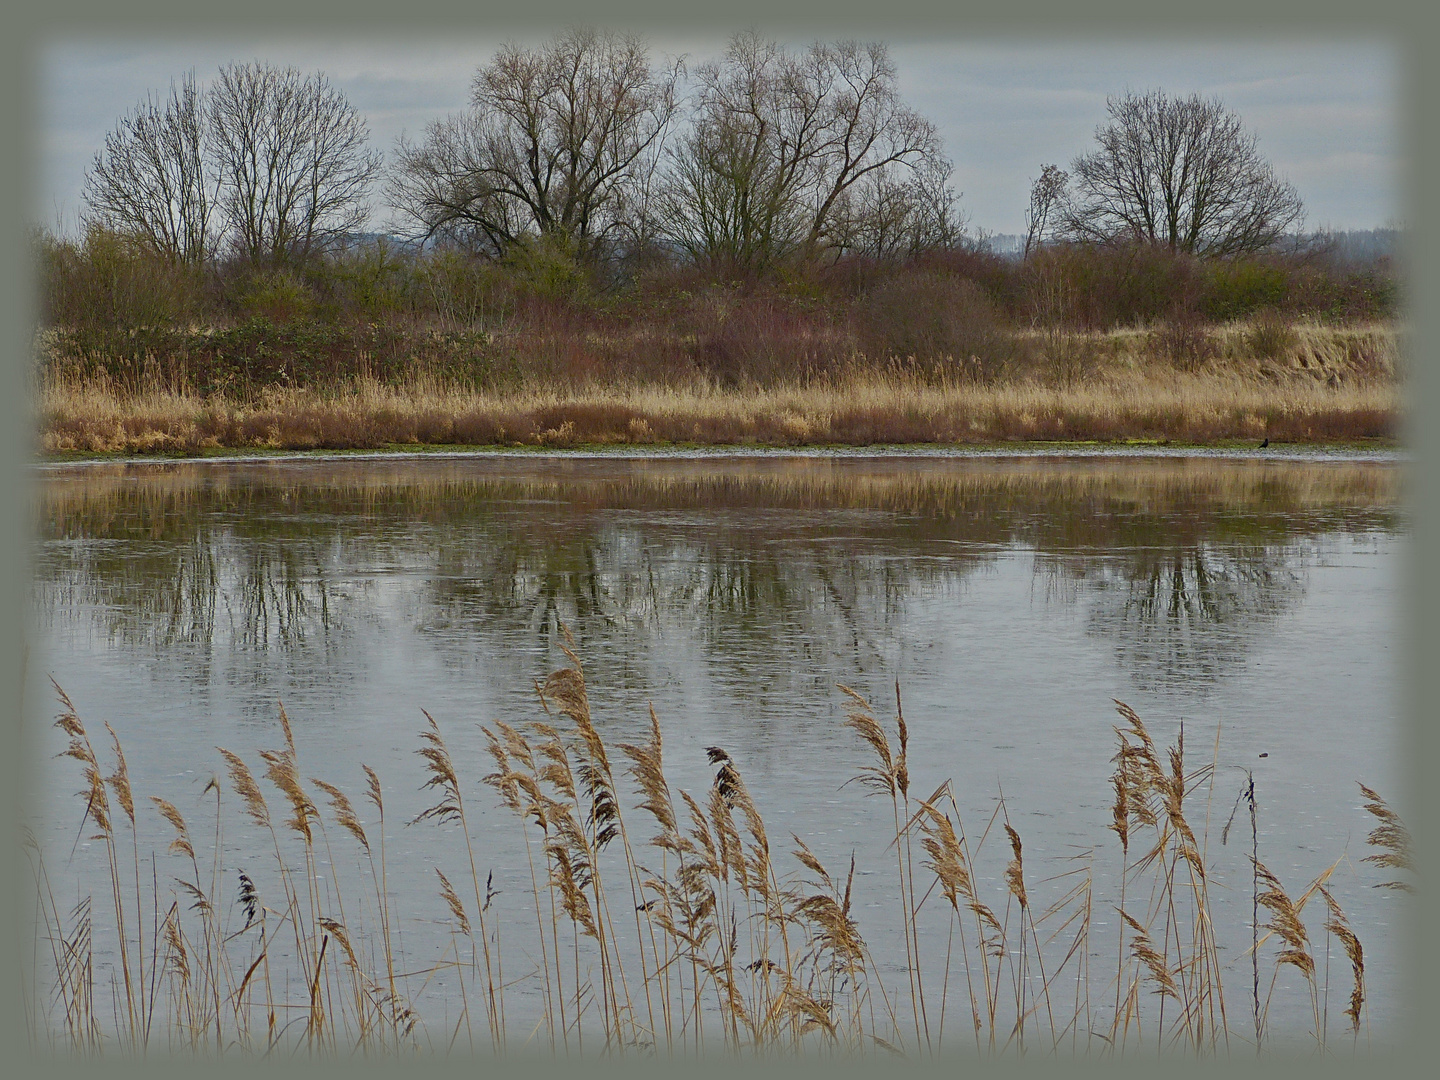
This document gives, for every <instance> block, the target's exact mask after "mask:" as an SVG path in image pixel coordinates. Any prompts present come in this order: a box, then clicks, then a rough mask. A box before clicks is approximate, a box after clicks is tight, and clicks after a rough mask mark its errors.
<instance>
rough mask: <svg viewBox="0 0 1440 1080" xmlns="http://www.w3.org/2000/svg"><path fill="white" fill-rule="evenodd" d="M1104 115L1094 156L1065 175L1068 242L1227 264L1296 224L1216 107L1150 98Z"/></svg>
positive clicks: (1266, 170) (1283, 185)
mask: <svg viewBox="0 0 1440 1080" xmlns="http://www.w3.org/2000/svg"><path fill="white" fill-rule="evenodd" d="M1107 108H1108V110H1109V113H1110V122H1109V123H1108V124H1105V125H1102V126H1101V127H1099V128H1097V129H1096V132H1095V138H1096V141H1097V142H1098V143H1099V144H1100V148H1099V149H1098V150H1096V151H1095V152H1093V153H1090V154H1083V155H1081V156H1080V157H1077V158H1076V159H1075V161H1074V162H1073V164H1072V165H1071V171H1072V172H1073V174H1074V177H1075V185H1076V192H1075V199H1074V202H1073V204H1072V206H1071V208H1070V211H1069V213H1068V214H1067V215H1066V220H1065V230H1066V232H1067V233H1068V234H1069V235H1070V236H1071V237H1073V238H1075V239H1079V240H1102V241H1103V240H1112V239H1117V238H1120V239H1132V240H1138V241H1142V242H1147V243H1158V244H1165V245H1168V246H1169V247H1170V248H1172V249H1174V250H1176V251H1184V252H1188V253H1191V254H1196V255H1231V254H1236V253H1239V252H1245V251H1257V250H1260V249H1263V248H1265V247H1268V246H1269V245H1270V244H1273V243H1274V242H1275V241H1276V240H1278V239H1279V238H1280V237H1281V236H1282V235H1283V234H1284V233H1285V231H1286V230H1287V229H1290V228H1292V227H1294V226H1295V225H1296V224H1298V223H1299V221H1300V220H1301V218H1302V216H1303V207H1302V205H1301V202H1300V196H1299V195H1298V194H1297V193H1296V191H1295V189H1294V188H1293V187H1292V186H1291V185H1290V184H1289V183H1287V182H1286V181H1284V180H1281V179H1279V178H1278V177H1277V176H1276V175H1275V173H1274V170H1272V169H1271V167H1270V165H1269V164H1268V163H1267V162H1266V161H1265V160H1264V159H1263V158H1262V157H1261V156H1260V153H1259V150H1258V146H1257V143H1258V140H1257V139H1256V137H1255V135H1254V134H1252V133H1249V132H1246V131H1245V129H1244V127H1243V126H1242V124H1241V122H1240V118H1239V117H1238V116H1237V115H1236V114H1235V113H1233V112H1231V111H1229V110H1228V109H1226V108H1225V107H1224V105H1223V104H1221V102H1220V101H1219V100H1218V99H1211V100H1208V101H1207V100H1203V99H1202V98H1201V97H1200V96H1199V95H1198V94H1194V95H1191V96H1190V97H1188V98H1171V97H1169V96H1168V95H1166V94H1165V93H1164V92H1163V91H1159V90H1152V91H1150V92H1148V93H1145V94H1134V93H1127V94H1126V95H1125V96H1123V97H1120V98H1111V99H1110V100H1109V102H1108V103H1107Z"/></svg>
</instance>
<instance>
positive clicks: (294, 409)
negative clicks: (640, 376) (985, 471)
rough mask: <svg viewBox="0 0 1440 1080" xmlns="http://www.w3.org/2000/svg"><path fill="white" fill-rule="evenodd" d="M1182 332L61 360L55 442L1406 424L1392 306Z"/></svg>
mask: <svg viewBox="0 0 1440 1080" xmlns="http://www.w3.org/2000/svg"><path fill="white" fill-rule="evenodd" d="M1187 333H1188V332H1187ZM1195 334H1198V335H1199V337H1198V338H1196V337H1195V336H1194V335H1195ZM1181 336H1182V335H1178V332H1176V331H1173V330H1159V331H1144V330H1122V331H1111V332H1108V333H1063V334H1060V333H1056V334H1045V333H1041V332H1025V333H1018V334H1016V335H1015V342H1014V351H1015V352H1016V353H1017V354H1018V353H1024V354H1026V355H1028V356H1029V357H1030V360H1029V362H1028V363H1027V364H1026V365H1025V366H1024V367H1023V369H1021V368H1017V369H1016V370H1015V372H1014V373H1013V374H1012V375H1010V376H1008V377H997V378H993V379H990V378H980V377H977V376H976V375H975V373H974V372H969V373H967V372H966V371H965V369H964V365H958V366H957V365H953V364H952V365H934V366H929V367H927V366H925V365H921V364H917V363H916V362H914V361H907V362H898V361H891V362H890V363H888V364H887V365H885V366H883V367H881V368H877V367H876V366H874V365H868V364H866V363H864V362H863V359H854V358H852V360H851V361H849V362H848V363H844V364H841V363H836V364H833V365H832V369H831V372H830V373H828V374H825V375H822V376H815V377H810V378H794V379H787V380H780V381H776V382H771V383H762V382H748V383H740V384H735V385H722V384H720V383H718V382H716V381H714V380H710V379H706V378H704V377H703V376H702V375H699V374H697V373H695V372H693V371H692V372H689V373H685V372H681V373H680V375H679V376H678V377H673V378H668V379H667V378H662V377H659V376H656V377H655V378H650V379H646V380H645V381H638V382H637V381H628V380H621V379H619V378H617V377H616V376H615V375H614V374H613V373H611V372H604V373H602V374H601V375H600V376H597V377H583V376H582V375H580V374H577V373H575V372H572V373H570V374H569V375H568V376H566V377H563V378H562V377H558V376H556V375H555V374H554V373H548V374H541V375H532V376H531V377H529V378H516V379H512V380H506V381H504V382H500V383H494V382H489V381H487V380H478V381H477V380H475V379H466V378H462V377H459V376H458V375H457V374H456V373H455V371H454V369H453V368H446V369H437V368H435V367H432V366H430V365H428V364H427V363H425V362H424V358H423V357H412V361H411V363H410V364H409V365H408V367H404V368H402V369H401V370H397V371H396V372H394V373H393V377H392V378H390V379H389V380H381V379H378V378H376V377H375V376H374V375H373V374H371V373H370V371H369V369H368V367H367V366H366V358H365V357H364V356H360V357H358V358H352V359H351V360H350V361H349V362H348V363H346V362H340V361H332V363H331V366H330V368H329V373H328V374H327V375H325V376H324V377H318V376H317V377H312V378H306V379H303V380H302V379H295V378H291V379H290V380H289V381H288V382H287V381H283V380H281V379H279V378H268V379H265V380H256V379H253V378H236V379H234V380H232V381H231V382H230V383H229V388H228V389H219V390H216V389H211V390H209V391H208V392H206V391H202V390H201V389H198V388H197V387H196V385H195V380H193V379H192V378H190V377H188V376H187V374H186V372H185V371H184V370H177V369H175V368H173V367H172V368H170V369H169V370H166V369H164V368H163V367H162V366H160V365H157V364H153V363H152V364H151V365H150V366H149V367H148V368H147V367H145V366H144V365H141V366H139V368H138V369H137V370H134V371H132V372H131V373H130V374H129V375H128V376H127V377H123V378H122V377H118V376H116V375H114V374H110V373H106V372H105V371H103V370H97V368H96V366H95V365H94V364H91V365H89V366H86V365H82V364H78V363H64V362H60V361H59V360H55V361H53V362H52V363H50V364H49V365H48V366H47V367H46V368H45V369H44V372H43V374H42V376H41V380H40V382H41V385H40V387H39V389H38V394H37V397H38V410H39V427H40V449H41V451H42V452H43V453H47V454H59V453H67V452H76V451H80V452H92V453H203V452H205V451H206V450H211V449H216V448H228V449H287V450H305V449H364V448H381V447H386V446H395V445H466V446H483V445H513V446H543V447H557V448H560V447H574V446H580V445H596V444H600V445H607V444H608V445H614V444H636V445H653V444H662V445H663V444H696V445H707V446H726V445H750V444H758V445H774V446H806V445H847V446H865V445H871V444H885V443H950V444H956V443H959V444H967V443H968V444H983V443H1003V442H1010V441H1024V440H1044V441H1052V440H1053V441H1070V440H1076V441H1091V440H1098V441H1112V440H1161V441H1170V442H1177V443H1186V444H1213V443H1221V442H1225V441H1231V440H1234V441H1245V440H1256V441H1258V440H1260V439H1264V438H1269V439H1271V440H1272V441H1276V442H1306V443H1325V442H1347V441H1358V440H1371V439H1381V440H1385V439H1393V438H1394V437H1395V436H1396V435H1397V432H1398V429H1399V425H1400V422H1401V419H1402V411H1403V410H1402V394H1401V381H1400V378H1399V375H1398V373H1397V366H1398V345H1397V336H1396V331H1395V329H1394V328H1393V327H1391V326H1388V325H1383V324H1370V325H1363V326H1352V327H1327V326H1320V325H1308V326H1306V325H1301V326H1288V325H1280V326H1275V325H1268V324H1266V323H1264V322H1263V321H1261V322H1254V323H1239V324H1231V325H1228V326H1225V327H1219V328H1211V329H1209V330H1201V331H1195V332H1194V333H1193V334H1191V336H1190V337H1189V338H1188V339H1186V340H1180V338H1181ZM1187 341H1188V345H1187ZM1197 341H1198V342H1199V344H1198V345H1197V344H1196V342H1197ZM1184 348H1190V349H1191V350H1192V352H1190V353H1183V354H1182V352H1183V349H1184ZM1195 349H1199V351H1198V352H1195V351H1193V350H1195ZM272 366H273V360H272Z"/></svg>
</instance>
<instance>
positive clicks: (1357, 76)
mask: <svg viewBox="0 0 1440 1080" xmlns="http://www.w3.org/2000/svg"><path fill="white" fill-rule="evenodd" d="M503 40H510V39H509V38H506V39H502V38H499V37H495V38H484V37H470V38H466V37H458V36H453V35H452V36H447V37H444V38H441V37H430V38H423V37H415V38H413V39H406V38H396V37H393V36H392V37H387V38H386V39H385V40H383V41H382V40H379V39H377V38H375V37H370V38H364V37H356V38H353V39H346V38H344V37H328V38H326V39H324V40H320V39H307V38H303V37H288V38H255V39H244V38H238V37H233V36H231V37H221V36H218V35H216V36H211V37H208V38H195V39H175V40H169V41H157V40H156V39H155V38H154V37H153V35H152V36H149V37H147V38H145V39H143V40H142V39H136V40H127V39H125V38H120V37H113V36H112V37H108V38H104V39H84V38H68V39H54V40H51V41H50V42H49V43H47V44H46V45H45V46H44V48H43V50H42V52H41V55H40V57H39V60H40V63H39V74H40V86H39V90H40V94H39V116H38V117H37V121H38V135H39V139H38V148H39V151H40V158H41V160H40V162H39V163H38V175H37V176H36V185H35V188H36V192H37V200H36V205H35V206H34V208H33V211H32V212H33V214H34V215H35V218H36V220H38V221H39V222H40V223H41V224H44V225H48V226H49V227H51V228H52V229H58V230H59V231H62V232H67V233H73V232H74V231H75V230H76V228H77V224H78V221H79V216H80V212H81V210H82V209H83V204H82V202H81V197H80V192H81V187H82V184H83V180H84V173H85V170H86V168H87V166H88V165H89V164H90V162H91V161H92V160H93V158H94V156H95V154H96V152H97V151H98V150H99V149H100V147H101V146H102V145H103V143H104V139H105V135H106V134H107V133H108V132H110V131H111V130H113V129H114V128H115V126H116V124H117V123H118V122H119V120H120V118H121V117H122V116H123V115H124V114H125V113H126V112H127V111H128V110H130V109H132V108H133V107H134V106H135V105H136V104H137V103H138V102H140V101H141V100H143V99H144V97H145V96H146V94H147V92H149V91H152V90H153V91H158V92H162V93H164V92H168V89H169V87H170V84H171V81H172V80H173V79H175V78H177V77H178V76H180V75H182V74H183V73H184V72H186V71H188V70H191V69H193V70H194V71H195V73H196V75H197V77H198V78H199V80H200V81H201V83H202V84H203V83H206V82H208V81H210V80H212V79H213V78H214V76H215V73H216V71H217V69H218V68H219V67H220V66H221V65H222V64H225V63H227V62H231V61H240V62H244V61H249V60H257V59H258V60H263V61H266V62H269V63H272V64H279V65H293V66H295V67H297V68H300V69H301V70H302V71H307V72H309V71H316V70H318V71H323V72H324V73H325V74H326V75H327V76H329V78H330V80H331V82H332V83H334V84H335V85H336V86H338V87H339V88H340V89H341V90H342V91H343V92H344V93H345V94H346V95H347V97H348V98H349V100H350V101H351V103H352V104H353V105H354V106H355V107H356V108H357V109H358V110H359V112H360V113H361V115H362V116H364V118H365V120H366V122H367V124H368V125H369V130H370V134H371V139H372V145H374V146H376V147H377V148H379V149H382V150H384V151H385V152H386V153H387V155H388V154H389V153H390V152H391V151H392V150H393V147H394V145H395V140H396V138H397V137H398V136H399V135H401V134H402V133H404V132H408V133H409V134H410V135H411V136H412V137H417V136H419V135H421V134H422V133H423V130H424V128H425V125H426V124H427V123H428V122H429V121H431V120H433V119H438V118H440V117H442V116H444V115H446V114H447V113H451V112H455V111H458V110H460V109H462V108H463V107H464V106H465V104H466V101H467V99H468V96H469V85H470V81H471V79H472V77H473V76H474V73H475V70H476V68H477V67H479V66H480V65H481V64H483V63H484V62H485V61H487V60H488V59H489V58H490V56H491V55H493V53H494V52H495V49H496V48H497V47H498V46H499V45H500V44H501V43H502V41H503ZM514 40H519V41H520V42H522V43H538V42H539V41H540V40H542V36H541V35H532V36H530V37H528V38H527V37H526V36H523V35H522V36H520V37H518V38H515V39H514ZM647 40H648V41H649V44H650V47H651V52H652V56H653V57H654V58H655V59H656V60H659V59H661V58H663V57H666V56H678V55H686V56H688V57H689V58H690V61H691V63H692V64H693V63H697V62H700V61H703V60H706V59H711V58H714V57H717V56H718V55H719V54H720V52H721V51H722V50H723V48H724V37H723V35H718V34H717V35H713V36H701V35H698V34H691V35H688V36H683V37H682V36H675V35H670V36H665V35H659V34H656V35H650V36H649V37H648V38H647ZM793 44H794V45H795V46H797V47H801V46H803V45H804V44H805V42H804V41H800V40H796V41H794V42H793ZM887 44H888V45H889V48H890V54H891V57H892V59H893V60H894V61H895V64H896V67H897V69H898V72H899V86H900V91H901V94H902V96H903V97H904V99H905V100H906V101H907V102H908V103H909V104H910V105H911V106H913V107H914V108H915V109H916V110H917V111H919V112H920V113H921V114H922V115H924V116H926V117H927V118H929V119H930V120H931V121H932V122H934V124H935V125H936V127H937V128H938V130H939V132H940V135H941V138H942V139H943V141H944V145H945V149H946V152H947V154H948V155H949V157H950V158H951V160H952V161H953V162H954V163H955V173H954V178H953V186H954V188H955V190H956V192H957V193H958V194H959V196H960V198H959V202H958V207H959V209H960V210H961V212H962V213H963V214H964V215H965V216H966V218H967V219H968V222H969V226H970V228H971V229H972V231H973V230H981V229H983V230H985V231H987V232H990V233H1001V234H1005V233H1019V232H1023V231H1024V216H1025V208H1026V205H1027V202H1028V199H1029V188H1030V182H1031V180H1032V179H1033V178H1034V177H1036V176H1038V175H1039V172H1040V166H1041V165H1042V164H1043V163H1046V162H1054V163H1056V164H1059V165H1061V166H1062V167H1065V166H1068V164H1069V162H1070V161H1071V160H1072V159H1073V158H1074V157H1075V156H1076V155H1077V154H1081V153H1084V152H1085V151H1086V150H1088V149H1090V148H1091V147H1092V146H1093V143H1094V133H1095V129H1096V127H1097V126H1098V125H1100V124H1101V123H1103V122H1104V120H1105V118H1106V113H1105V103H1106V98H1107V97H1108V96H1111V95H1118V94H1122V93H1124V92H1125V91H1126V90H1149V89H1156V88H1158V89H1163V90H1165V91H1167V92H1169V93H1171V94H1172V95H1189V94H1191V93H1197V92H1198V93H1200V94H1202V95H1204V96H1206V97H1211V96H1218V97H1219V98H1221V100H1223V101H1224V103H1225V104H1226V105H1227V106H1228V107H1229V108H1231V109H1232V110H1234V111H1235V112H1237V113H1238V114H1239V115H1240V116H1241V118H1242V120H1243V121H1244V123H1245V125H1246V127H1247V128H1248V130H1250V131H1252V132H1254V133H1255V134H1256V135H1257V136H1258V138H1259V147H1260V151H1261V153H1262V154H1264V155H1265V156H1266V157H1267V158H1268V160H1269V161H1270V162H1271V164H1272V165H1273V166H1274V167H1275V170H1276V172H1277V173H1279V174H1280V175H1281V176H1284V177H1286V178H1288V179H1289V180H1290V181H1291V183H1293V184H1294V185H1295V186H1296V188H1297V189H1298V191H1299V193H1300V197H1301V198H1302V199H1303V200H1304V202H1305V207H1306V219H1305V227H1306V228H1307V229H1316V228H1333V229H1371V228H1379V227H1383V226H1386V225H1389V224H1394V223H1395V222H1397V221H1398V220H1399V219H1401V218H1402V217H1403V215H1404V211H1403V207H1402V205H1401V198H1400V182H1401V176H1402V173H1403V167H1404V157H1403V154H1404V147H1403V146H1402V142H1401V133H1400V120H1401V104H1402V103H1401V97H1400V92H1401V79H1402V71H1401V69H1400V59H1399V56H1400V53H1399V50H1398V49H1397V48H1396V46H1395V43H1394V42H1391V41H1387V40H1385V39H1383V38H1379V37H1376V38H1368V39H1367V38H1359V37H1354V36H1351V37H1346V38H1339V37H1333V38H1327V39H1303V38H1293V39H1266V40H1261V39H1253V38H1251V39H1244V40H1239V39H1237V40H1228V41H1223V40H1216V41H1213V42H1197V41H1195V40H1193V39H1190V40H1185V41H1179V40H1170V41H1167V40H1164V39H1156V40H1138V39H1131V40H1123V41H1122V40H1108V41H1107V40H1103V39H1097V40H1094V41H1084V40H1078V41H1077V40H1067V41H1063V42H1062V41H1054V40H1049V41H1047V40H1029V41H1027V40H1024V39H1001V38H995V39H953V40H946V39H939V40H936V39H929V40H923V41H922V40H914V39H907V38H904V37H897V38H891V39H887ZM387 216H388V214H387V211H386V210H385V208H384V207H383V204H381V203H379V201H378V200H377V202H376V213H375V215H374V217H373V218H372V222H371V226H370V227H371V228H376V229H379V228H383V227H384V226H385V223H386V218H387Z"/></svg>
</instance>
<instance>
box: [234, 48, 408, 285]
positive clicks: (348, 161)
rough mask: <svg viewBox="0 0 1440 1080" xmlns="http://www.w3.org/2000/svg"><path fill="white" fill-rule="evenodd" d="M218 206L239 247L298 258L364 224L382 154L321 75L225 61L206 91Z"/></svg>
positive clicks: (268, 258)
mask: <svg viewBox="0 0 1440 1080" xmlns="http://www.w3.org/2000/svg"><path fill="white" fill-rule="evenodd" d="M210 132H211V137H212V142H213V146H214V153H215V159H216V168H217V171H218V173H219V176H220V181H221V185H222V187H221V199H220V209H221V212H222V214H223V215H224V219H225V223H226V225H227V227H228V229H229V232H230V241H231V243H232V245H233V246H234V248H235V250H236V251H237V253H239V254H241V255H242V256H244V257H246V258H248V259H250V260H253V261H256V262H261V263H270V264H279V263H284V262H287V261H293V260H297V259H298V260H303V259H305V258H308V257H309V256H311V255H314V254H316V253H318V252H319V251H321V250H323V249H324V248H326V247H327V246H329V245H330V244H331V243H332V242H333V241H335V240H336V239H338V238H340V237H343V236H344V235H345V234H347V233H349V232H352V231H353V230H355V229H356V228H358V227H359V226H360V225H362V224H363V223H364V221H365V219H366V217H368V215H369V208H368V206H367V204H366V199H367V197H368V195H369V191H370V187H371V185H372V183H373V182H374V180H375V178H376V176H377V175H378V173H379V171H380V166H381V163H382V157H381V155H380V154H378V153H376V152H374V151H372V150H369V149H367V148H366V141H367V138H368V133H367V130H366V126H365V121H364V120H363V119H361V117H360V114H359V113H358V112H356V111H355V108H354V107H353V106H352V105H351V104H350V103H349V102H348V101H347V100H346V98H345V95H344V94H342V93H341V92H340V91H339V90H337V89H335V88H334V87H333V86H331V85H330V83H329V81H328V80H327V79H326V78H325V76H324V75H320V74H314V75H308V76H307V75H302V74H301V73H300V72H299V71H297V70H296V69H295V68H276V67H271V66H270V65H269V64H259V63H252V64H231V65H228V66H226V67H223V68H221V69H220V76H219V78H218V80H217V81H216V83H215V86H214V88H213V89H212V91H211V108H210Z"/></svg>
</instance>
